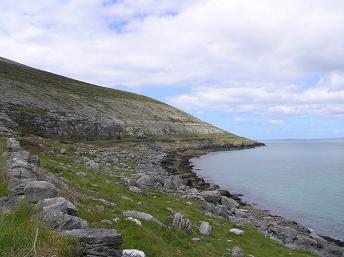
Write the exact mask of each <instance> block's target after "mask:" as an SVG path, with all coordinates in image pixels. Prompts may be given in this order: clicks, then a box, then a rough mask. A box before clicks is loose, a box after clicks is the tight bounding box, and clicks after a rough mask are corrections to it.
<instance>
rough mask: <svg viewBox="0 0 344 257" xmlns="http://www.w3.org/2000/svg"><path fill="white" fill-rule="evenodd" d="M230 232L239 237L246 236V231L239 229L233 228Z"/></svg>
mask: <svg viewBox="0 0 344 257" xmlns="http://www.w3.org/2000/svg"><path fill="white" fill-rule="evenodd" d="M229 232H231V233H233V234H235V235H237V236H243V235H244V234H245V231H243V230H241V229H238V228H232V229H230V230H229Z"/></svg>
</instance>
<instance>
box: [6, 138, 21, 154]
mask: <svg viewBox="0 0 344 257" xmlns="http://www.w3.org/2000/svg"><path fill="white" fill-rule="evenodd" d="M7 149H8V151H10V152H16V151H19V150H20V142H19V141H17V140H16V139H15V138H9V139H7Z"/></svg>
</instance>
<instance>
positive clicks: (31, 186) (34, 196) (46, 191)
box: [24, 181, 57, 203]
mask: <svg viewBox="0 0 344 257" xmlns="http://www.w3.org/2000/svg"><path fill="white" fill-rule="evenodd" d="M24 196H25V199H26V200H27V201H29V202H32V203H36V202H38V201H39V200H43V199H46V198H52V197H56V196H57V189H56V187H55V186H54V185H53V184H52V183H50V182H47V181H32V182H30V183H28V184H27V185H26V186H25V188H24Z"/></svg>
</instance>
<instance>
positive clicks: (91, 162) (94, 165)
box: [86, 160, 100, 172]
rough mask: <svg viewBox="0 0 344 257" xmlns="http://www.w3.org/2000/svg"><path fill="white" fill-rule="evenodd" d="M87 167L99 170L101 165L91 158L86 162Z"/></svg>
mask: <svg viewBox="0 0 344 257" xmlns="http://www.w3.org/2000/svg"><path fill="white" fill-rule="evenodd" d="M86 165H87V167H89V168H90V169H91V170H94V171H96V172H99V170H100V166H99V163H97V162H95V161H94V160H89V161H88V162H86Z"/></svg>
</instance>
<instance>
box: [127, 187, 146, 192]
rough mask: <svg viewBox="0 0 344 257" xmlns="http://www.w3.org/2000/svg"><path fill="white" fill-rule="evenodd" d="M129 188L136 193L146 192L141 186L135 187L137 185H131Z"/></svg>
mask: <svg viewBox="0 0 344 257" xmlns="http://www.w3.org/2000/svg"><path fill="white" fill-rule="evenodd" d="M129 190H130V191H131V192H134V193H137V194H144V192H143V191H142V190H141V189H140V188H138V187H135V186H130V187H129Z"/></svg>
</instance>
